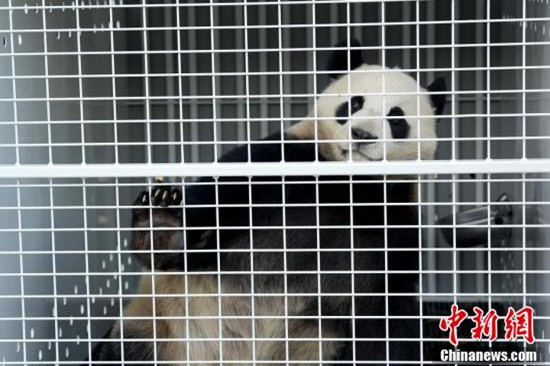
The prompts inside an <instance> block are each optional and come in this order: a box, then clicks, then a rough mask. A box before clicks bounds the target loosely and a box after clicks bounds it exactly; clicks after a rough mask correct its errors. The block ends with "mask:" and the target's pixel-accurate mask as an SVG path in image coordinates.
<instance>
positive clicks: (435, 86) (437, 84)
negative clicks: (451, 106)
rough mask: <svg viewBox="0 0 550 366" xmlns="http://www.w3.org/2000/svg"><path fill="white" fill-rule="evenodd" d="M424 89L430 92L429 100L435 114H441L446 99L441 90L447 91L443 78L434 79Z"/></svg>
mask: <svg viewBox="0 0 550 366" xmlns="http://www.w3.org/2000/svg"><path fill="white" fill-rule="evenodd" d="M426 89H427V90H428V91H429V92H431V94H430V100H431V102H432V106H433V108H434V111H435V114H436V115H438V116H439V115H441V114H442V113H443V109H444V108H445V103H446V101H447V96H446V95H445V94H441V93H442V92H445V91H447V83H445V79H444V78H437V79H435V80H434V81H433V82H432V83H431V84H430V85H429V86H428V87H427V88H426ZM434 93H436V94H434Z"/></svg>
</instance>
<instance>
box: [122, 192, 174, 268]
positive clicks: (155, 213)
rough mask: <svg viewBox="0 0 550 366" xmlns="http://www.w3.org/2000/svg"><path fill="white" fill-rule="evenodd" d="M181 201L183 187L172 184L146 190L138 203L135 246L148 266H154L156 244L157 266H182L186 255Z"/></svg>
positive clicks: (133, 240)
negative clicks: (152, 256) (152, 254)
mask: <svg viewBox="0 0 550 366" xmlns="http://www.w3.org/2000/svg"><path fill="white" fill-rule="evenodd" d="M181 202H182V192H181V190H179V189H178V188H174V187H168V186H166V187H155V188H153V189H152V190H151V192H149V191H144V192H142V193H141V194H140V195H139V196H138V198H137V199H136V201H135V202H134V206H135V208H134V210H133V212H132V214H133V215H132V227H133V228H134V231H133V237H132V243H131V249H132V250H133V251H135V252H134V254H135V255H136V256H137V257H138V259H139V260H140V261H141V263H142V264H143V266H145V267H146V268H151V264H152V263H151V244H152V246H153V248H152V249H153V251H154V258H153V262H154V267H155V269H158V270H168V269H182V266H183V263H184V258H183V230H182V229H181V228H182V227H183V217H182V216H183V215H182V208H181ZM151 206H153V207H152V208H151ZM178 206H179V207H178ZM161 228H165V229H164V230H163V229H161ZM178 228H180V229H178ZM151 235H152V236H153V237H152V239H151Z"/></svg>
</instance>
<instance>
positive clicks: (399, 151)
mask: <svg viewBox="0 0 550 366" xmlns="http://www.w3.org/2000/svg"><path fill="white" fill-rule="evenodd" d="M361 71H364V72H361ZM383 83H384V85H383ZM419 91H420V92H426V90H425V89H424V88H422V87H420V88H419V87H418V86H417V82H416V80H414V79H413V78H412V77H411V76H409V75H407V74H405V73H403V72H401V71H399V69H385V68H383V67H382V66H378V65H363V66H361V67H359V68H357V69H355V70H354V72H353V73H349V74H346V75H344V76H342V77H340V78H339V79H337V80H335V81H334V82H332V83H331V84H330V85H329V86H328V87H327V88H326V89H325V90H324V91H323V93H322V95H321V96H320V97H319V100H318V102H317V112H316V113H315V111H313V110H312V111H310V113H309V115H308V117H307V119H306V120H304V121H303V122H300V123H299V124H297V125H295V126H292V127H291V128H290V129H289V130H288V132H289V133H290V134H294V135H296V136H298V137H299V138H310V139H311V138H314V136H315V131H314V129H313V126H317V127H318V130H317V136H318V138H319V139H323V140H339V141H338V142H335V143H331V144H322V145H325V146H323V150H322V153H323V154H324V155H325V157H326V158H329V159H330V160H348V159H350V152H351V159H352V160H358V161H361V160H383V159H384V156H385V157H386V159H387V160H414V159H418V158H420V159H422V160H429V159H433V157H434V154H435V150H436V146H437V142H436V141H435V140H430V141H420V142H419V140H418V137H420V138H422V139H426V138H429V139H435V137H436V133H435V118H434V111H433V108H432V105H431V103H430V98H429V95H427V94H419V93H418V92H419ZM386 93H390V94H389V95H388V94H386ZM391 93H407V94H400V95H392V94H391ZM356 95H363V96H364V99H365V102H364V104H363V108H361V110H359V111H358V112H356V113H354V114H353V116H352V118H350V119H349V120H348V121H347V122H346V123H345V124H339V123H338V122H337V121H336V119H334V117H335V114H336V110H337V109H338V107H339V106H340V105H341V104H342V103H344V102H346V101H347V100H349V98H351V97H352V96H356ZM393 107H400V108H401V109H402V110H403V112H404V113H405V117H404V118H405V119H406V120H407V122H408V123H409V136H408V137H407V138H405V139H393V137H392V134H391V129H390V125H389V122H388V119H387V118H386V117H385V116H387V114H388V113H389V111H390V109H391V108H393ZM314 116H317V117H319V119H317V121H316V122H315V120H314ZM416 116H422V117H421V118H418V117H416ZM351 127H354V128H361V129H363V130H365V131H367V132H369V133H370V134H372V135H374V136H377V137H378V139H379V140H385V142H384V141H378V142H376V143H372V144H364V143H363V144H361V143H356V142H354V141H353V140H351V139H350V131H351ZM308 135H309V136H308ZM384 145H385V153H384ZM419 146H420V156H419V153H418V147H419Z"/></svg>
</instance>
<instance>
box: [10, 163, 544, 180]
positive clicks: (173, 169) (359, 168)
mask: <svg viewBox="0 0 550 366" xmlns="http://www.w3.org/2000/svg"><path fill="white" fill-rule="evenodd" d="M475 173H481V174H488V173H511V174H513V173H550V159H510V160H509V159H503V160H492V159H484V160H438V161H416V160H411V161H380V162H304V163H295V162H292V163H288V162H281V163H185V164H80V165H77V164H74V165H73V164H49V165H38V164H29V165H3V166H0V178H92V177H95V178H99V177H127V178H130V177H159V176H163V177H202V176H212V177H242V176H250V177H253V176H304V175H306V176H323V175H329V176H330V175H417V174H475Z"/></svg>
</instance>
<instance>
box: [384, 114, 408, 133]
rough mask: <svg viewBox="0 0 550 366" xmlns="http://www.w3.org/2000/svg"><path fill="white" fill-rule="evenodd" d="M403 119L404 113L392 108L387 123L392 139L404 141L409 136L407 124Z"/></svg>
mask: <svg viewBox="0 0 550 366" xmlns="http://www.w3.org/2000/svg"><path fill="white" fill-rule="evenodd" d="M404 117H405V113H404V112H403V110H402V109H401V108H399V107H393V108H392V109H391V110H390V112H389V113H388V122H389V123H390V128H391V133H392V136H393V138H394V139H404V138H406V137H407V136H408V135H409V123H408V122H407V120H406V119H405V118H404Z"/></svg>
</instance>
